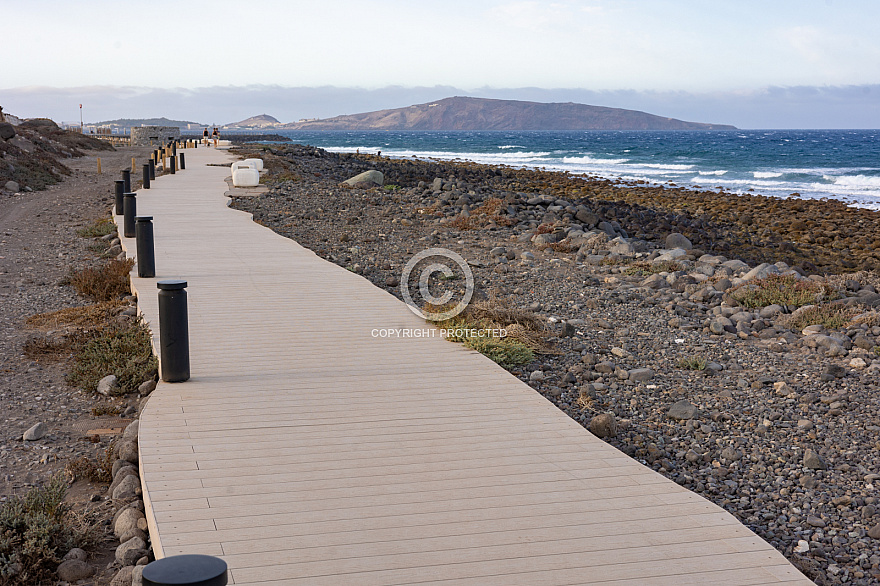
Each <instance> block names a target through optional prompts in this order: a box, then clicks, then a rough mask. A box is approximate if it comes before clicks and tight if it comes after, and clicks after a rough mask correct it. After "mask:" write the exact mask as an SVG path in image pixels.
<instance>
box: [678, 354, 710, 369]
mask: <svg viewBox="0 0 880 586" xmlns="http://www.w3.org/2000/svg"><path fill="white" fill-rule="evenodd" d="M707 364H708V362H707V361H706V359H705V358H703V357H702V356H687V357H685V358H682V359H681V360H679V361H678V367H679V368H682V369H684V370H706V365H707Z"/></svg>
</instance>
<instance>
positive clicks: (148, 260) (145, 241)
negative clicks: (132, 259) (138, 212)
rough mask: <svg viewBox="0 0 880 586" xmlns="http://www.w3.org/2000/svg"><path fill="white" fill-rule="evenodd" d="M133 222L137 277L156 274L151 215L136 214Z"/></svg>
mask: <svg viewBox="0 0 880 586" xmlns="http://www.w3.org/2000/svg"><path fill="white" fill-rule="evenodd" d="M136 220H137V221H136V222H135V242H136V243H137V265H138V277H142V278H152V277H155V276H156V250H155V247H154V246H153V216H138V217H137V218H136Z"/></svg>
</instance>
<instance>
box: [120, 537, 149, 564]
mask: <svg viewBox="0 0 880 586" xmlns="http://www.w3.org/2000/svg"><path fill="white" fill-rule="evenodd" d="M146 551H147V543H146V542H145V541H144V540H143V539H141V538H140V537H132V538H131V539H129V540H128V541H126V542H125V543H123V544H122V545H120V546H119V547H117V548H116V561H117V562H119V563H120V564H122V565H124V566H133V565H134V564H135V562H137V561H138V559H140V558H141V557H142V556H144V555H146V554H145V552H146Z"/></svg>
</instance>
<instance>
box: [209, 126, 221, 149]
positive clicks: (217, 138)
mask: <svg viewBox="0 0 880 586" xmlns="http://www.w3.org/2000/svg"><path fill="white" fill-rule="evenodd" d="M211 137H212V138H213V139H214V147H215V148H216V147H219V146H220V131H219V130H217V127H216V126H215V127H214V132H213V134H211Z"/></svg>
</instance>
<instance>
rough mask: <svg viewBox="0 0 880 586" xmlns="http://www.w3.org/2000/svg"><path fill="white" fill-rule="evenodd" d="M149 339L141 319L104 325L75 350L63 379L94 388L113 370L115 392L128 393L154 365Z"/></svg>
mask: <svg viewBox="0 0 880 586" xmlns="http://www.w3.org/2000/svg"><path fill="white" fill-rule="evenodd" d="M150 341H151V334H150V330H149V328H147V326H146V325H145V324H144V323H143V322H142V321H137V322H134V323H132V324H130V325H125V326H120V327H116V328H112V327H111V328H108V329H106V330H104V331H103V332H101V333H100V334H98V335H97V336H95V338H93V339H92V340H90V341H89V342H88V343H87V344H85V345H84V346H83V347H82V349H80V350H79V351H77V353H76V354H75V356H74V358H73V364H72V366H71V369H70V372H69V373H68V375H67V382H68V383H70V384H71V385H74V386H77V387H79V388H81V389H83V390H85V391H91V392H94V391H95V389H96V388H97V386H98V381H99V380H101V379H102V378H104V377H105V376H107V375H110V374H115V375H116V378H117V379H118V380H117V382H118V383H119V386H118V387H117V389H116V393H117V394H120V395H124V394H126V393H132V392H134V391H135V390H137V388H138V386H139V385H140V384H141V383H142V382H144V381H145V380H147V379H148V378H149V377H150V374H151V373H152V372H153V371H154V370H155V369H156V368H157V366H158V361H157V360H156V357H155V356H154V355H153V348H152V345H151V344H150Z"/></svg>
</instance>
